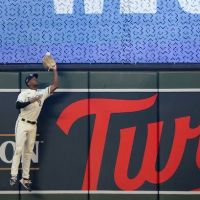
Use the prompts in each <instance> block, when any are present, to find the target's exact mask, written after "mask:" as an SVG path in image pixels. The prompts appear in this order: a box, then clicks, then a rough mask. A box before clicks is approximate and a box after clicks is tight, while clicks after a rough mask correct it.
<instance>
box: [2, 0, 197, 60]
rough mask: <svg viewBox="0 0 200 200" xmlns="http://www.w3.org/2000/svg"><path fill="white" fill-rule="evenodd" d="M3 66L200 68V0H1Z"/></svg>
mask: <svg viewBox="0 0 200 200" xmlns="http://www.w3.org/2000/svg"><path fill="white" fill-rule="evenodd" d="M0 18H1V22H0V62H1V63H41V57H42V56H43V55H44V53H46V51H50V52H52V54H53V55H54V57H55V58H56V60H57V61H58V62H60V63H166V62H168V63H182V62H190V63H199V62H200V0H85V1H84V0H74V1H73V0H34V1H30V0H0Z"/></svg>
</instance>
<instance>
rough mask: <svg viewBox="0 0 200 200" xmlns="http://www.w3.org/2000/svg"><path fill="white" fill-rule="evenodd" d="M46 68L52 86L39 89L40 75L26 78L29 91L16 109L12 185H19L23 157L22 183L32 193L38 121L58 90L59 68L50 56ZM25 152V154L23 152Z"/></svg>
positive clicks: (21, 96)
mask: <svg viewBox="0 0 200 200" xmlns="http://www.w3.org/2000/svg"><path fill="white" fill-rule="evenodd" d="M43 64H44V66H45V67H48V68H49V69H52V70H53V81H52V84H51V85H50V86H49V87H47V88H45V89H40V90H39V89H38V81H37V78H38V74H36V73H32V74H29V75H28V76H27V77H26V78H25V83H26V85H27V87H28V89H26V90H24V91H22V92H21V93H20V94H19V96H18V98H17V102H16V108H17V109H19V110H20V114H19V116H18V118H17V121H16V126H15V140H16V146H15V152H14V156H13V160H12V167H11V178H10V185H11V186H13V185H15V184H16V183H17V176H18V170H19V164H20V160H21V157H22V156H23V158H22V160H23V163H22V170H23V172H22V178H21V180H20V183H21V184H22V185H23V186H24V188H25V189H26V190H28V191H31V180H30V179H29V177H30V175H29V172H30V163H31V157H32V153H33V148H34V144H35V139H36V131H37V119H38V116H39V114H40V111H41V109H42V106H43V103H44V101H45V99H47V98H48V97H49V96H50V95H51V94H52V93H53V92H54V91H55V90H56V89H57V88H58V73H57V66H56V63H55V61H54V60H53V58H52V57H51V56H50V54H46V56H44V58H43ZM22 151H23V152H22Z"/></svg>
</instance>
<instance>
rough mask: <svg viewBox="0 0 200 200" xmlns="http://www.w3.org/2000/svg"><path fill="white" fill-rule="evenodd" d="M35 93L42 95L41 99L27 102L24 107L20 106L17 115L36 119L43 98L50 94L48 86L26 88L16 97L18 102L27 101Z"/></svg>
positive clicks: (31, 119) (32, 119)
mask: <svg viewBox="0 0 200 200" xmlns="http://www.w3.org/2000/svg"><path fill="white" fill-rule="evenodd" d="M37 95H42V97H41V99H40V100H38V101H36V102H34V103H31V104H29V105H28V106H26V107H25V108H21V109H20V114H19V117H21V118H24V119H26V120H29V121H37V118H38V116H39V114H40V111H41V109H42V106H43V103H44V101H45V99H46V98H48V97H49V96H50V87H47V88H45V89H38V90H31V89H26V90H24V91H22V92H21V93H20V94H19V96H18V98H17V101H19V102H28V101H29V100H30V99H31V98H33V97H36V96H37Z"/></svg>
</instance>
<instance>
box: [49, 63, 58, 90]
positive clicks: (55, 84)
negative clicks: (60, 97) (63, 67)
mask: <svg viewBox="0 0 200 200" xmlns="http://www.w3.org/2000/svg"><path fill="white" fill-rule="evenodd" d="M52 70H53V81H52V84H51V85H50V93H53V92H54V91H55V90H56V89H57V88H58V72H57V66H56V65H55V67H54V68H53V69H52Z"/></svg>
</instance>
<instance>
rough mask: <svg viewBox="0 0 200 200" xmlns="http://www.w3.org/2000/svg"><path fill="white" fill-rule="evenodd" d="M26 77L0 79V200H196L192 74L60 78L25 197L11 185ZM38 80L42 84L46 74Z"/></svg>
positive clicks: (199, 82) (199, 87)
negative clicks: (20, 97) (18, 107)
mask: <svg viewBox="0 0 200 200" xmlns="http://www.w3.org/2000/svg"><path fill="white" fill-rule="evenodd" d="M27 73H28V72H27V71H24V72H1V73H0V99H1V104H0V113H1V123H0V180H1V181H0V200H4V199H8V200H11V199H16V200H17V199H20V200H24V199H26V200H30V199H31V200H32V199H34V200H35V199H48V200H49V199H58V200H61V199H66V200H73V199H76V200H86V199H92V200H97V199H104V200H105V199H108V200H110V199H115V200H117V199H119V200H121V199H123V200H124V199H125V200H129V199H137V200H140V199H145V200H146V199H147V200H154V199H162V200H169V199H172V200H175V199H176V200H182V199H183V200H184V199H190V200H192V199H199V198H200V173H199V168H200V143H199V141H200V140H199V136H200V114H199V113H200V106H199V102H200V72H199V71H176V72H172V71H137V72H136V71H131V70H129V71H124V72H123V71H108V70H107V71H92V70H84V71H83V70H82V71H60V72H59V79H60V87H59V89H58V90H57V91H56V92H55V94H54V95H52V96H51V97H49V98H48V99H47V100H46V103H45V104H44V107H43V109H42V112H41V114H40V117H39V120H38V132H37V139H36V145H35V149H34V155H33V158H32V165H31V179H32V181H33V191H32V192H31V193H29V192H26V191H24V190H23V188H21V186H20V185H17V186H16V187H15V188H11V187H10V186H9V177H10V167H11V160H12V155H13V149H14V145H15V143H14V141H15V140H14V127H15V120H16V118H17V115H18V112H17V110H16V109H15V101H16V98H17V95H18V94H19V92H20V91H21V90H22V89H25V88H26V87H25V84H24V78H25V76H26V75H27ZM38 73H39V82H40V86H41V87H46V86H48V85H49V83H50V82H51V79H52V73H51V72H44V71H43V72H41V71H39V72H38ZM20 174H21V170H20Z"/></svg>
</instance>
